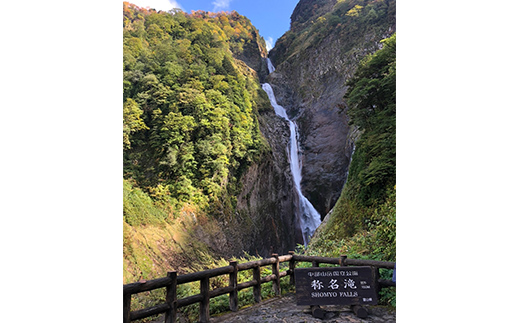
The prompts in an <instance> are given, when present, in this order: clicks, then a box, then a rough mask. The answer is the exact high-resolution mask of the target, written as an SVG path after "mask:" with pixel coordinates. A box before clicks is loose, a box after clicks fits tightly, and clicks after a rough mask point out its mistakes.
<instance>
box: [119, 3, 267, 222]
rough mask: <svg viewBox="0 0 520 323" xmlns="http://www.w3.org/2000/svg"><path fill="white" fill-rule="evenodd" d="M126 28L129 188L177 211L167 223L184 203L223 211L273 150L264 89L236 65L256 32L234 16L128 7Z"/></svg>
mask: <svg viewBox="0 0 520 323" xmlns="http://www.w3.org/2000/svg"><path fill="white" fill-rule="evenodd" d="M123 27H124V34H123V37H124V41H123V43H124V59H123V63H124V72H123V75H124V84H123V86H124V92H123V101H124V105H123V145H124V147H123V148H124V177H125V179H127V180H129V181H131V182H132V185H136V186H138V187H140V188H143V189H145V190H146V192H147V193H148V194H150V195H151V196H153V197H154V199H155V200H156V201H163V202H165V203H167V204H168V205H169V206H173V213H172V214H170V216H173V217H174V216H175V211H178V210H179V209H180V208H182V206H183V205H184V204H186V203H191V204H195V205H198V206H200V207H201V208H202V209H204V208H207V207H209V205H213V206H214V205H218V206H217V208H218V209H219V210H215V212H224V210H223V208H225V207H232V206H233V205H232V202H233V201H232V199H229V196H233V195H234V193H236V187H235V186H236V184H237V177H240V173H241V171H242V170H243V169H244V167H245V166H246V165H247V164H248V163H249V162H250V161H251V160H253V159H255V158H258V156H259V155H260V154H261V153H262V151H263V150H265V149H267V147H266V144H265V143H264V140H263V138H262V135H261V134H260V131H259V128H258V120H257V111H256V109H258V107H259V105H260V104H259V103H262V98H261V97H260V94H259V87H258V82H255V79H254V78H252V77H251V76H250V75H248V74H250V72H249V71H247V67H245V66H241V65H238V64H237V62H236V61H235V60H234V59H233V57H232V53H239V52H242V51H244V47H247V46H249V45H250V44H251V43H254V44H255V45H256V44H257V43H256V41H257V39H255V37H258V32H257V31H256V29H255V28H254V27H253V26H252V25H251V23H250V22H249V20H247V19H246V18H245V17H242V16H240V15H238V14H236V13H232V14H230V15H225V14H208V13H204V12H197V13H194V14H193V15H186V14H184V13H182V12H174V13H166V12H160V13H157V12H153V11H146V10H143V9H136V7H134V6H132V5H130V4H127V3H125V4H124V20H123ZM256 46H258V45H256ZM210 202H211V203H210ZM229 203H231V205H227V204H229ZM126 221H127V222H128V223H130V224H136V223H137V222H138V220H137V219H133V218H131V217H128V218H127V219H126Z"/></svg>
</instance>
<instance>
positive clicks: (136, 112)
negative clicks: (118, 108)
mask: <svg viewBox="0 0 520 323" xmlns="http://www.w3.org/2000/svg"><path fill="white" fill-rule="evenodd" d="M142 114H143V111H142V110H141V109H139V105H138V104H137V102H135V101H134V100H132V99H130V98H129V99H126V101H125V103H124V104H123V149H130V147H131V144H130V135H131V134H132V133H134V132H136V131H139V130H146V129H148V127H147V126H146V124H145V123H144V121H143V119H141V115H142Z"/></svg>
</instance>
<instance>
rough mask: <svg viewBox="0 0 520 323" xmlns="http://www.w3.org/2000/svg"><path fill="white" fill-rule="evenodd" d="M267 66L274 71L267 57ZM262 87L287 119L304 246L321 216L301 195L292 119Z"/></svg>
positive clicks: (268, 87) (270, 90) (269, 89)
mask: <svg viewBox="0 0 520 323" xmlns="http://www.w3.org/2000/svg"><path fill="white" fill-rule="evenodd" d="M267 66H268V69H269V73H272V72H273V71H274V66H273V64H272V63H271V60H270V59H269V58H268V59H267ZM262 89H263V90H264V91H265V92H266V93H267V96H269V101H271V105H272V106H273V108H274V112H275V113H276V114H277V115H278V116H280V117H282V118H284V119H285V120H287V121H288V122H289V129H290V130H291V140H290V142H289V147H288V148H289V164H290V166H291V173H292V176H293V180H294V186H295V187H296V191H297V193H298V198H299V206H300V207H299V213H300V214H299V218H300V226H301V228H302V235H303V242H304V244H305V246H307V244H308V243H309V240H310V238H311V237H312V235H313V234H314V231H316V228H317V227H318V226H319V225H320V223H321V216H320V214H319V213H318V211H316V209H315V208H314V206H313V205H312V203H311V202H309V200H308V199H307V198H306V197H305V196H303V194H302V190H301V186H300V183H301V181H302V172H301V165H300V158H299V151H300V146H299V144H298V140H297V126H296V123H294V122H293V121H292V120H289V117H288V116H287V112H286V111H285V108H284V107H282V106H281V105H279V104H278V103H276V98H275V96H274V92H273V88H272V87H271V85H270V84H269V83H264V84H262Z"/></svg>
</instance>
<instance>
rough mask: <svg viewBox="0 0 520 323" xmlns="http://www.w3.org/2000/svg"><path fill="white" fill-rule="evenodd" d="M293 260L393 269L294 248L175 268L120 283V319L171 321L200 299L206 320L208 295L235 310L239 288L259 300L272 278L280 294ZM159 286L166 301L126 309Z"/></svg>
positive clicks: (389, 265) (384, 282)
mask: <svg viewBox="0 0 520 323" xmlns="http://www.w3.org/2000/svg"><path fill="white" fill-rule="evenodd" d="M284 262H289V269H288V270H285V271H282V272H280V270H279V268H280V263H284ZM297 262H311V263H312V264H313V266H319V264H321V263H326V264H333V265H341V266H371V267H376V268H387V269H393V268H394V266H395V263H394V262H389V261H376V260H364V259H348V258H347V257H346V256H341V257H340V258H332V257H319V256H300V255H295V254H294V252H292V251H291V252H289V254H288V255H283V256H278V255H277V254H273V256H272V257H271V258H265V259H261V260H255V261H250V262H246V263H243V264H237V263H236V262H234V261H232V262H230V265H229V266H225V267H220V268H215V269H208V270H204V271H200V272H196V273H190V274H185V275H179V276H177V274H176V272H170V273H168V276H167V277H163V278H158V279H153V280H148V281H140V282H136V283H131V284H126V285H123V322H124V323H129V322H130V321H134V320H138V319H142V318H146V317H150V316H153V315H157V314H161V313H166V317H165V321H166V322H168V323H170V322H175V318H176V310H177V309H178V308H181V307H185V306H188V305H191V304H195V303H200V316H199V320H200V322H208V321H209V300H210V299H211V298H214V297H217V296H221V295H225V294H229V304H230V309H231V310H232V311H237V310H238V294H237V292H238V291H241V290H243V289H246V288H250V287H253V297H254V300H255V302H260V301H261V299H262V297H261V285H262V284H264V283H267V282H273V291H274V292H275V294H276V295H280V293H281V291H280V278H283V277H286V276H289V277H290V278H291V280H290V283H291V284H294V269H295V265H296V263H297ZM269 265H272V272H273V273H272V274H271V275H268V276H265V277H261V276H260V267H264V266H269ZM251 269H252V270H253V279H252V280H250V281H247V282H243V283H240V284H238V283H237V273H238V272H239V271H243V270H251ZM376 272H377V274H376V277H375V278H376V282H377V285H378V287H377V288H381V287H391V286H395V282H393V281H391V280H383V279H379V274H378V271H376ZM222 275H229V286H226V287H220V288H216V289H214V290H210V287H209V279H210V278H212V277H218V276H222ZM195 281H199V282H200V294H197V295H192V296H188V297H185V298H181V299H177V286H178V285H182V284H186V283H190V282H195ZM159 288H166V290H167V296H166V303H161V304H158V305H155V306H152V307H148V308H145V309H141V310H137V311H130V304H131V296H132V294H137V293H142V292H146V291H151V290H155V289H159Z"/></svg>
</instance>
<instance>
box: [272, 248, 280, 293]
mask: <svg viewBox="0 0 520 323" xmlns="http://www.w3.org/2000/svg"><path fill="white" fill-rule="evenodd" d="M272 256H273V257H275V258H276V262H275V263H274V264H273V274H274V275H275V276H276V279H275V280H274V281H273V292H274V294H275V295H276V296H280V295H281V294H282V291H281V289H280V259H278V254H277V253H273V254H272Z"/></svg>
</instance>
